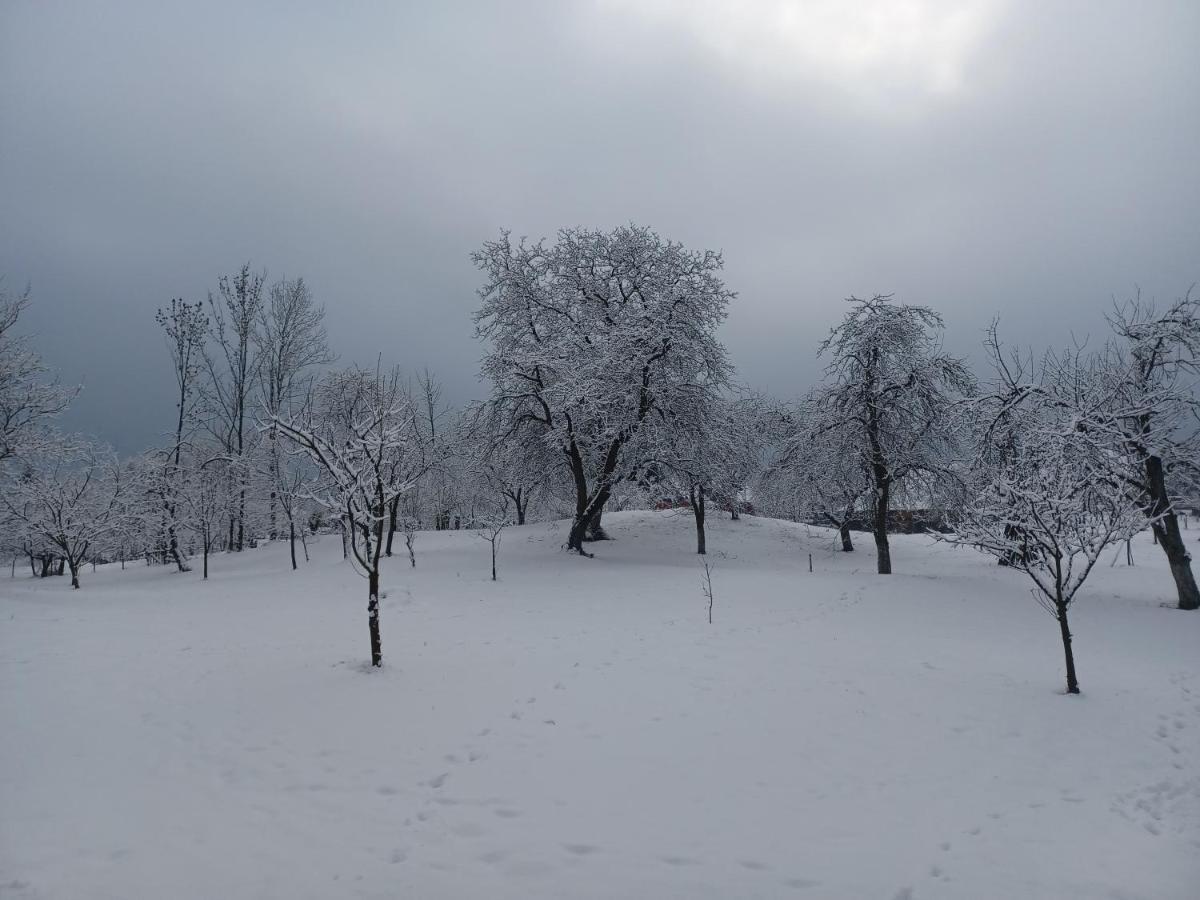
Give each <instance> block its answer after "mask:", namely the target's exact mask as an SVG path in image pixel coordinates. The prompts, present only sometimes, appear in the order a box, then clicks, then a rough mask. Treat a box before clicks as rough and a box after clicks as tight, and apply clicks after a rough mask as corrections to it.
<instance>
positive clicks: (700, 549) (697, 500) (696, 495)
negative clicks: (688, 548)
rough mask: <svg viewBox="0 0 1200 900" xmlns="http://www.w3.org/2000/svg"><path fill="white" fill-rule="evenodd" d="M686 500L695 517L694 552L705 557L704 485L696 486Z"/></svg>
mask: <svg viewBox="0 0 1200 900" xmlns="http://www.w3.org/2000/svg"><path fill="white" fill-rule="evenodd" d="M688 500H689V501H690V502H691V504H692V513H693V514H694V515H695V517H696V552H697V553H699V554H700V555H701V556H705V555H706V554H705V552H704V485H702V484H701V485H697V486H696V487H693V488H692V490H691V494H690V495H689V496H688Z"/></svg>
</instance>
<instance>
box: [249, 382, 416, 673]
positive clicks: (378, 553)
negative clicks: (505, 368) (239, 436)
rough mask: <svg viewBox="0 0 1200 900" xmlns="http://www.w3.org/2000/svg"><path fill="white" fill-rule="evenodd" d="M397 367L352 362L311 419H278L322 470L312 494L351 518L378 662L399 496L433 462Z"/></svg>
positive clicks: (326, 386) (323, 393)
mask: <svg viewBox="0 0 1200 900" xmlns="http://www.w3.org/2000/svg"><path fill="white" fill-rule="evenodd" d="M414 413H415V410H414V409H413V405H412V402H411V400H410V398H409V395H408V392H407V391H406V390H405V385H404V381H403V379H402V378H401V376H400V373H399V371H398V370H397V369H392V370H391V371H390V372H382V371H380V370H379V369H378V368H377V369H376V370H375V371H374V372H370V371H366V370H363V369H359V368H350V369H346V370H344V371H341V372H333V373H330V374H329V375H327V376H326V377H325V378H324V379H322V381H321V383H320V385H319V386H318V389H317V391H316V394H315V396H314V402H313V404H312V405H311V406H310V407H309V408H308V409H307V410H306V411H305V413H304V415H303V418H287V419H283V418H274V419H272V420H271V421H270V422H268V423H264V427H274V428H276V429H278V432H279V434H280V435H282V436H283V437H284V438H286V439H288V440H290V441H292V442H293V443H294V444H295V446H296V447H297V448H298V450H299V451H300V452H302V453H304V454H305V455H306V456H307V457H308V458H309V459H310V460H311V462H312V463H313V465H314V466H315V467H316V468H317V469H318V470H319V472H320V476H321V477H320V478H319V480H318V481H317V482H316V483H315V484H314V486H313V489H312V491H311V493H310V496H311V497H312V498H313V499H314V500H316V501H317V502H319V503H321V504H322V505H323V506H324V507H325V508H326V509H329V510H336V511H338V513H340V515H341V516H342V519H343V521H344V523H345V530H346V535H347V537H346V541H347V549H348V556H349V557H350V558H351V559H352V561H353V563H354V564H355V567H356V569H357V571H358V572H359V573H360V574H362V575H364V576H365V577H366V579H367V625H368V629H369V632H370V640H371V665H372V666H382V665H383V646H382V642H381V638H380V630H379V596H380V594H379V573H380V561H381V558H382V556H383V550H384V539H385V538H384V533H385V528H386V526H387V520H388V512H389V508H390V506H391V504H392V501H393V500H395V498H397V497H401V496H403V495H404V494H406V493H407V492H409V491H411V490H412V489H413V487H414V485H415V484H416V483H417V481H418V479H420V477H421V476H422V475H424V474H425V472H427V471H428V469H429V466H430V464H431V459H430V452H429V448H428V447H426V446H424V445H423V435H422V434H421V433H420V432H419V431H418V430H417V429H416V428H415V422H416V416H415V414H414Z"/></svg>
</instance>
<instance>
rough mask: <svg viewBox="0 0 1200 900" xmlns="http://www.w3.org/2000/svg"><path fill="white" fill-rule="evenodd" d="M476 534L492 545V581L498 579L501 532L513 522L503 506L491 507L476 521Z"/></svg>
mask: <svg viewBox="0 0 1200 900" xmlns="http://www.w3.org/2000/svg"><path fill="white" fill-rule="evenodd" d="M475 524H476V525H477V530H476V532H475V536H476V537H478V538H482V539H483V540H485V541H487V542H488V543H489V544H491V545H492V581H495V580H496V550H497V548H498V547H499V546H500V534H501V532H503V531H504V529H505V528H507V527H508V526H509V525H510V524H512V523H511V522H509V521H508V519H507V518H506V517H505V515H504V510H503V509H502V508H496V509H489V510H487V511H486V512H484V513H483V515H482V516H481V517H480V519H479V520H478V521H477V522H476V523H475Z"/></svg>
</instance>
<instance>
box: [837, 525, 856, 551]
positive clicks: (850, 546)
mask: <svg viewBox="0 0 1200 900" xmlns="http://www.w3.org/2000/svg"><path fill="white" fill-rule="evenodd" d="M847 518H848V517H847ZM838 534H839V535H841V537H842V552H843V553H850V552H852V551H853V550H854V541H852V540H850V523H849V521H845V522H842V524H841V526H839V528H838Z"/></svg>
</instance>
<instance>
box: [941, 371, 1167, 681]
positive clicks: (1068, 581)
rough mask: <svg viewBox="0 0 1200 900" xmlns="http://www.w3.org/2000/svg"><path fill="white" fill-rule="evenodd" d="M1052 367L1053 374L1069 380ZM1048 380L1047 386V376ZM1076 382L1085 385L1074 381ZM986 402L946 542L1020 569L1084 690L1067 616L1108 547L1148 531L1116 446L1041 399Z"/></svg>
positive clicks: (1004, 396) (1005, 397) (1003, 396)
mask: <svg viewBox="0 0 1200 900" xmlns="http://www.w3.org/2000/svg"><path fill="white" fill-rule="evenodd" d="M1064 359H1066V360H1069V361H1071V363H1070V364H1071V365H1074V364H1075V362H1077V357H1075V356H1073V355H1067V356H1066V357H1059V358H1057V360H1056V361H1055V362H1054V363H1052V365H1051V367H1050V369H1049V374H1050V375H1051V377H1052V378H1057V377H1059V376H1060V375H1061V374H1062V371H1063V368H1062V366H1061V365H1060V364H1061V363H1062V361H1063V360H1064ZM1042 383H1045V381H1044V380H1043V381H1042ZM1077 383H1079V382H1077ZM990 399H992V401H993V402H992V403H990V404H985V405H984V409H985V416H986V417H987V419H988V421H987V422H986V423H985V428H984V429H983V433H984V434H985V438H984V440H983V442H982V443H981V446H980V448H979V455H978V457H977V459H976V465H975V472H974V474H975V478H974V481H973V488H974V490H973V493H972V495H971V496H970V497H969V498H968V499H967V501H966V502H965V503H963V504H961V505H960V506H959V507H957V509H956V510H955V513H954V517H953V525H954V534H953V535H952V536H951V537H950V538H949V540H952V541H955V542H958V543H965V544H970V545H972V546H974V547H977V548H979V549H980V550H983V551H984V552H986V553H989V554H991V555H993V556H995V557H996V558H997V559H998V560H1000V561H1001V562H1003V563H1005V564H1006V565H1008V566H1011V567H1013V568H1016V569H1019V570H1020V571H1023V572H1024V573H1025V574H1026V575H1027V576H1028V577H1029V578H1030V579H1031V580H1032V581H1033V584H1034V597H1035V599H1036V600H1038V602H1039V603H1040V604H1041V605H1042V607H1043V608H1045V609H1046V611H1047V612H1049V613H1050V614H1051V615H1052V616H1054V618H1055V620H1056V621H1057V622H1058V626H1059V632H1060V635H1061V637H1062V644H1063V654H1064V658H1065V662H1066V674H1067V691H1068V692H1069V693H1072V694H1075V693H1078V692H1079V680H1078V677H1077V675H1076V670H1075V656H1074V651H1073V648H1072V638H1071V630H1070V624H1069V622H1068V618H1067V616H1068V611H1069V609H1070V608H1071V606H1072V604H1073V602H1074V600H1075V597H1076V595H1077V594H1078V592H1079V589H1080V588H1081V587H1082V586H1083V583H1084V582H1085V581H1086V580H1087V577H1088V575H1089V574H1090V573H1091V571H1092V568H1093V567H1094V566H1095V564H1096V562H1097V561H1098V560H1099V558H1100V554H1101V553H1102V552H1103V551H1104V549H1105V548H1106V547H1108V546H1110V545H1112V544H1114V543H1116V542H1118V541H1123V540H1127V539H1128V538H1129V537H1131V536H1132V535H1133V534H1135V533H1136V532H1137V531H1139V530H1140V529H1141V528H1144V527H1145V524H1146V520H1145V514H1144V513H1143V511H1142V510H1141V509H1140V508H1139V504H1138V502H1137V499H1136V497H1135V496H1134V495H1133V494H1132V492H1131V491H1130V490H1129V487H1128V485H1127V484H1125V483H1124V482H1123V481H1121V480H1120V479H1118V478H1115V477H1113V463H1114V460H1113V458H1112V457H1113V449H1112V446H1111V444H1110V443H1109V442H1108V441H1107V440H1106V439H1104V437H1103V436H1097V435H1096V434H1095V433H1093V432H1089V431H1088V430H1087V429H1086V428H1080V427H1079V425H1080V422H1079V420H1078V419H1077V418H1075V417H1074V416H1072V415H1071V414H1070V412H1069V411H1068V410H1064V409H1063V408H1062V407H1060V406H1058V405H1056V404H1055V403H1054V402H1053V401H1048V400H1047V399H1046V398H1045V396H1044V395H1040V394H1034V395H1028V399H1027V400H1026V402H1024V403H1023V404H1021V405H1020V406H1019V407H1013V406H1011V405H1010V401H1011V400H1012V399H1014V398H1013V396H1012V395H1011V393H1009V392H1007V391H1004V392H1001V393H998V394H997V395H995V396H994V397H993V398H990Z"/></svg>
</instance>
